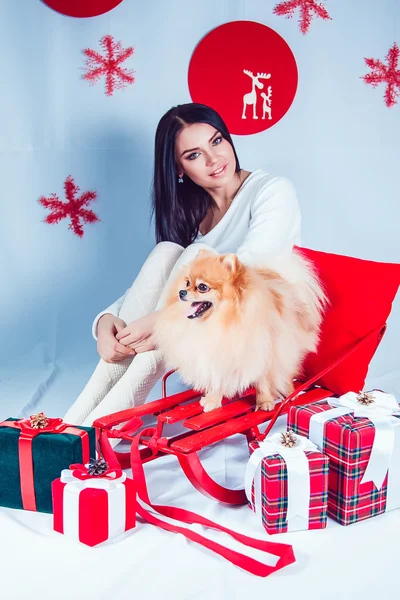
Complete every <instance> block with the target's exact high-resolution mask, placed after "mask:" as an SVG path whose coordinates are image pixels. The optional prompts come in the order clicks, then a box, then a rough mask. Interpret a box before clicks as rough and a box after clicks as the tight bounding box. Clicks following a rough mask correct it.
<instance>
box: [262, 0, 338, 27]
mask: <svg viewBox="0 0 400 600" xmlns="http://www.w3.org/2000/svg"><path fill="white" fill-rule="evenodd" d="M296 8H300V19H299V23H300V31H301V32H302V33H307V31H308V30H309V28H310V25H311V20H312V17H313V15H312V13H315V15H316V16H317V17H320V19H332V17H330V16H329V14H328V11H327V10H326V8H325V7H324V6H323V5H322V4H321V3H319V2H315V0H288V1H287V2H280V3H279V4H277V5H276V6H275V8H274V11H273V12H274V14H275V15H279V16H285V17H287V18H288V19H290V18H291V17H293V15H294V12H295V10H296Z"/></svg>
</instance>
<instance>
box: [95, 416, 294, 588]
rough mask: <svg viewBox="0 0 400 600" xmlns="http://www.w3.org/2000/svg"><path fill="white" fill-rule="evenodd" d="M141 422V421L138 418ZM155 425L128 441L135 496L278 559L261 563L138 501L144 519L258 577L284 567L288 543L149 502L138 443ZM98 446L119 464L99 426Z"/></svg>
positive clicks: (289, 551)
mask: <svg viewBox="0 0 400 600" xmlns="http://www.w3.org/2000/svg"><path fill="white" fill-rule="evenodd" d="M142 424H143V421H142ZM154 434H155V429H154V428H149V429H144V430H142V431H140V432H138V433H137V434H136V435H135V436H134V438H133V441H132V446H131V467H132V475H133V478H134V480H135V483H136V486H137V491H138V497H139V498H140V499H141V500H142V501H143V502H145V503H146V504H147V505H148V506H151V507H152V508H153V509H154V510H155V511H157V512H158V513H159V514H161V515H164V516H166V517H170V518H172V519H175V520H176V521H178V522H179V521H180V522H181V523H182V522H183V523H199V524H200V525H203V526H205V527H209V528H210V529H216V530H218V531H223V532H225V533H227V534H228V535H230V536H231V537H233V538H234V539H235V540H237V541H239V542H241V543H242V544H243V545H245V546H248V547H250V548H256V549H258V550H261V551H262V552H266V553H268V554H273V555H275V556H278V561H277V563H276V565H275V566H270V565H267V564H265V563H262V562H260V561H258V560H256V559H254V558H251V557H250V556H247V555H245V554H242V553H240V552H237V551H236V550H231V549H229V548H226V547H225V546H223V545H222V544H218V543H217V542H213V541H212V540H210V539H208V538H206V537H204V536H202V535H200V534H198V533H196V532H194V531H192V530H191V529H187V528H186V527H181V526H179V525H173V524H170V523H167V522H165V521H162V520H161V519H158V518H157V517H155V516H154V515H152V514H151V513H150V512H148V511H147V510H146V509H145V508H144V507H143V506H141V504H140V503H139V502H138V503H137V512H138V514H139V515H140V516H141V517H142V518H143V519H145V520H146V521H147V522H148V523H152V524H153V525H156V526H158V527H161V529H165V530H166V531H171V532H173V533H181V534H183V535H184V536H185V537H187V538H188V539H189V540H192V541H193V542H197V543H198V544H200V545H201V546H204V547H205V548H208V549H209V550H211V551H212V552H215V553H216V554H219V555H220V556H222V557H223V558H225V559H226V560H229V561H230V562H231V563H233V564H234V565H236V566H238V567H240V568H241V569H244V570H246V571H248V572H249V573H252V574H253V575H258V576H259V577H267V576H268V575H271V573H274V572H275V571H279V570H280V569H283V568H284V567H286V566H288V565H291V564H293V563H294V562H296V558H295V556H294V553H293V548H292V546H290V545H289V544H282V543H279V542H269V541H268V542H267V541H264V540H258V539H255V538H252V537H249V536H247V535H244V534H242V533H239V532H237V531H234V530H232V529H228V528H227V527H223V526H222V525H219V524H218V523H214V522H213V521H210V520H209V519H206V518H205V517H202V516H200V515H197V514H196V513H193V512H191V511H189V510H184V509H182V508H175V507H173V506H161V505H158V504H152V503H151V500H150V498H149V494H148V491H147V485H146V478H145V474H144V470H143V464H142V460H141V458H140V451H139V445H140V440H141V439H142V437H145V436H150V437H152V436H154ZM100 443H101V449H102V453H103V456H104V459H105V460H106V461H107V463H108V464H109V465H116V464H119V463H118V460H117V457H116V455H115V452H114V450H113V449H112V448H111V444H110V442H109V440H108V437H107V431H106V430H103V431H102V434H101V437H100Z"/></svg>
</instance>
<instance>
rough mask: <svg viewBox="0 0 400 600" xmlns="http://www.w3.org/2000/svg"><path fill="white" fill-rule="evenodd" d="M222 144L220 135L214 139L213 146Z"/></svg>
mask: <svg viewBox="0 0 400 600" xmlns="http://www.w3.org/2000/svg"><path fill="white" fill-rule="evenodd" d="M221 142H222V135H219V136H218V137H217V138H215V140H214V144H217V145H218V144H220V143H221Z"/></svg>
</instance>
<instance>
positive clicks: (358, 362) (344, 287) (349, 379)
mask: <svg viewBox="0 0 400 600" xmlns="http://www.w3.org/2000/svg"><path fill="white" fill-rule="evenodd" d="M295 248H296V250H297V251H300V252H301V253H302V254H303V255H304V256H305V257H306V258H308V259H309V260H311V261H312V262H313V263H314V265H315V267H316V270H317V272H318V274H319V277H320V279H321V281H322V283H323V285H324V287H325V291H326V294H327V296H328V298H329V301H330V303H331V304H330V306H329V307H328V308H327V310H326V313H325V317H324V321H323V324H322V330H321V341H320V344H319V347H318V350H317V352H316V353H312V354H309V355H308V356H307V358H306V360H305V362H304V365H303V374H302V377H301V379H302V380H304V381H306V380H308V379H310V378H311V377H313V376H315V375H317V374H318V373H319V372H320V371H322V370H323V369H324V368H326V367H327V366H328V365H330V364H331V363H332V362H333V361H335V360H336V359H338V358H339V357H340V356H341V355H342V354H344V353H345V352H347V351H348V350H350V349H351V348H352V347H354V345H355V344H356V343H357V342H358V341H360V340H361V339H362V338H364V337H365V336H366V335H367V334H368V333H370V332H371V331H373V330H374V329H375V328H377V327H379V326H382V327H383V326H384V325H385V323H386V320H387V318H388V316H389V314H390V311H391V308H392V303H393V300H394V298H395V296H396V293H397V290H398V287H399V284H400V264H395V263H382V262H374V261H370V260H362V259H360V258H354V257H351V256H343V255H340V254H330V253H328V252H319V251H317V250H310V249H308V248H301V247H297V246H296V247H295ZM380 339H381V336H380V335H379V334H377V335H376V336H373V337H372V338H371V339H370V340H369V341H367V342H366V343H365V344H363V345H362V346H361V348H360V349H358V350H356V351H355V353H353V354H352V355H351V356H349V357H348V358H347V359H346V360H345V361H344V362H342V363H340V364H339V365H338V366H336V367H335V368H334V369H333V370H332V371H330V372H328V373H326V375H324V376H322V377H321V378H320V379H319V380H318V381H316V384H317V385H320V386H322V387H326V388H328V389H329V390H331V391H332V392H333V393H335V394H339V395H342V394H345V393H346V392H349V391H354V392H358V391H359V390H361V389H363V387H364V382H365V378H366V376H367V372H368V366H369V363H370V362H371V359H372V357H373V355H374V354H375V351H376V349H377V347H378V344H379V342H380Z"/></svg>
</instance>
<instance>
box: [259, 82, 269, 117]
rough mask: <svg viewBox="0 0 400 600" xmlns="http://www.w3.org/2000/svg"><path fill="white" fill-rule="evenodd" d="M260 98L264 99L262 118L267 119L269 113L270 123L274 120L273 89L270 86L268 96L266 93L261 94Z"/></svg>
mask: <svg viewBox="0 0 400 600" xmlns="http://www.w3.org/2000/svg"><path fill="white" fill-rule="evenodd" d="M260 96H261V97H262V98H263V99H264V101H263V116H262V118H263V119H265V113H268V120H269V121H270V120H271V119H272V115H271V104H272V98H271V96H272V87H271V86H270V85H269V86H268V95H267V94H266V93H265V92H261V94H260Z"/></svg>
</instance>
